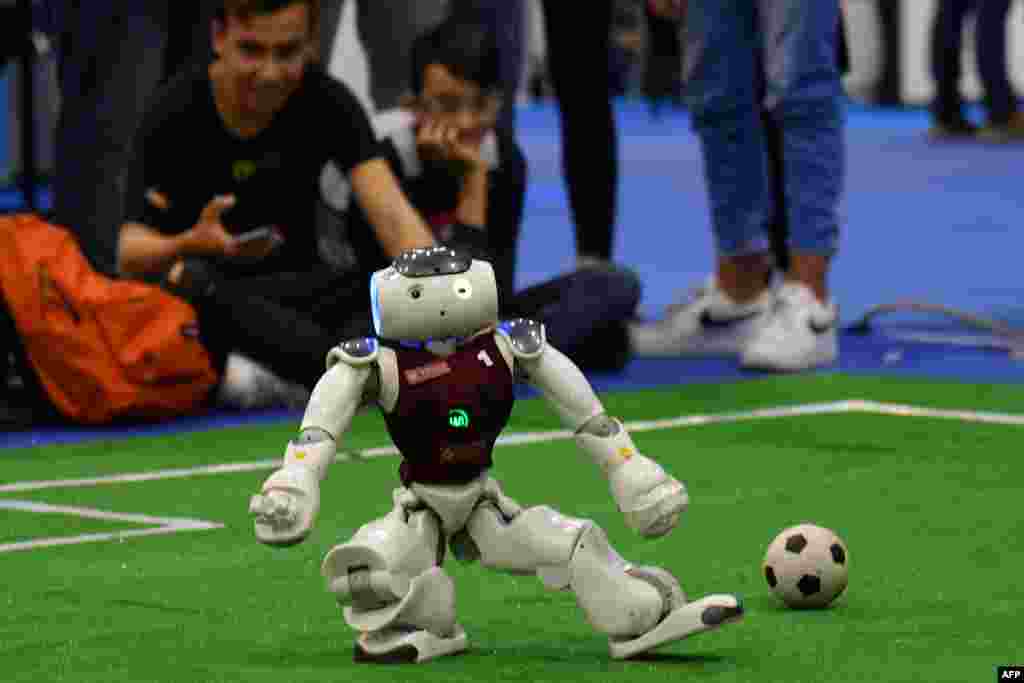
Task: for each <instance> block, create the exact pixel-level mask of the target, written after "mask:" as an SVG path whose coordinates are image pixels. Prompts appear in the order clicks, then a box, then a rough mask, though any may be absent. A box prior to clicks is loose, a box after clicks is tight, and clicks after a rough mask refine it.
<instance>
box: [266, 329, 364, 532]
mask: <svg viewBox="0 0 1024 683" xmlns="http://www.w3.org/2000/svg"><path fill="white" fill-rule="evenodd" d="M377 354H378V345H377V340H375V339H369V338H368V339H359V340H352V341H347V342H344V343H343V344H341V345H339V346H337V347H335V348H333V349H331V351H330V353H329V354H328V355H327V372H326V373H324V375H323V377H321V378H320V381H319V382H317V384H316V387H314V388H313V393H312V394H311V396H310V400H309V404H308V405H307V406H306V413H305V415H304V416H303V418H302V427H301V429H300V430H299V434H298V436H297V437H296V438H294V439H292V440H291V441H289V442H288V447H287V448H286V450H285V454H284V464H283V465H282V467H281V468H280V469H278V470H277V471H275V472H274V473H273V474H271V475H270V477H269V478H268V479H267V480H266V482H264V484H263V487H262V489H261V490H260V493H258V494H256V495H255V496H253V497H252V500H251V501H250V503H249V512H250V513H251V514H253V515H254V517H255V521H254V524H255V530H256V538H257V539H258V540H259V541H260V542H261V543H266V544H268V545H276V546H288V545H295V544H296V543H301V542H302V541H303V540H305V538H306V536H308V535H309V533H310V531H312V529H313V523H314V522H315V521H316V515H317V512H318V511H319V508H320V482H321V481H322V480H323V479H324V477H325V476H327V467H328V466H329V465H330V463H331V462H332V461H333V460H334V456H335V453H336V451H337V442H338V440H339V439H340V438H341V436H342V435H343V434H344V433H345V431H346V430H347V429H348V427H349V424H350V423H351V422H352V417H353V416H354V415H355V413H356V411H357V410H358V409H359V406H360V404H361V403H362V402H363V400H364V399H365V398H366V391H367V389H368V388H369V389H370V390H371V392H375V391H376V390H379V389H378V387H379V382H374V381H373V380H374V378H375V377H376V375H375V373H374V369H375V368H376V360H377Z"/></svg>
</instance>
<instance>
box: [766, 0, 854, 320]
mask: <svg viewBox="0 0 1024 683" xmlns="http://www.w3.org/2000/svg"><path fill="white" fill-rule="evenodd" d="M760 7H761V8H762V12H761V23H762V33H763V40H764V51H765V78H766V81H765V82H766V94H765V102H764V108H765V110H766V111H767V112H768V113H769V115H770V116H772V118H774V119H775V120H776V121H777V122H778V124H779V127H780V129H781V130H782V159H783V165H782V167H783V171H784V174H785V178H784V183H785V191H786V199H787V214H788V223H789V230H790V238H789V243H790V246H791V248H792V250H793V255H792V263H791V266H790V269H789V275H790V277H791V279H794V280H797V281H800V282H803V283H804V284H806V285H807V286H808V287H810V288H811V290H812V291H813V292H814V293H815V295H817V297H818V299H819V300H821V301H825V300H827V299H828V292H827V286H826V282H825V279H826V274H827V271H828V260H829V258H831V256H832V254H833V253H834V252H835V250H836V247H837V245H838V241H839V216H838V210H839V200H840V196H841V193H842V187H843V180H844V174H845V144H844V139H843V120H842V117H843V114H842V102H841V95H842V82H841V80H840V76H839V68H838V63H837V59H836V56H837V51H836V41H837V39H838V34H837V29H838V26H839V17H838V12H839V9H838V5H837V4H836V3H831V2H820V1H816V0H761V2H760Z"/></svg>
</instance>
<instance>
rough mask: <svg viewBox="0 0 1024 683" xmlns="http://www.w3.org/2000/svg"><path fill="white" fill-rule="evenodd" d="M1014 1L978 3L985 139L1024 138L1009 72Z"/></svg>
mask: <svg viewBox="0 0 1024 683" xmlns="http://www.w3.org/2000/svg"><path fill="white" fill-rule="evenodd" d="M1012 4H1013V0H980V1H979V4H978V24H977V30H976V31H975V38H976V45H975V51H976V54H977V56H978V72H979V73H980V75H981V81H982V83H984V85H985V108H986V109H987V111H988V121H987V123H986V125H985V127H984V128H983V129H982V131H981V138H982V139H984V140H989V141H992V142H1006V141H1009V140H1013V139H1021V138H1024V115H1022V114H1021V112H1020V111H1019V109H1018V105H1017V94H1016V93H1015V92H1014V89H1013V85H1012V84H1011V83H1010V77H1009V74H1008V73H1007V68H1008V67H1007V46H1006V28H1007V26H1006V24H1007V18H1008V16H1009V14H1010V7H1011V5H1012Z"/></svg>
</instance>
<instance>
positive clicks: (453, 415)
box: [448, 408, 469, 429]
mask: <svg viewBox="0 0 1024 683" xmlns="http://www.w3.org/2000/svg"><path fill="white" fill-rule="evenodd" d="M448 424H449V425H450V426H452V427H455V428H456V429H465V428H466V427H469V413H467V412H466V411H465V410H463V409H462V408H452V409H451V410H449V411H448Z"/></svg>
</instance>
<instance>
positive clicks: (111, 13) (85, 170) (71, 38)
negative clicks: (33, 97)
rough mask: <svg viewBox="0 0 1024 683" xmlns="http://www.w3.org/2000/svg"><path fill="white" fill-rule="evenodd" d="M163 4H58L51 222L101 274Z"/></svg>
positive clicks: (161, 31) (155, 73) (111, 251)
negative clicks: (57, 108)
mask: <svg viewBox="0 0 1024 683" xmlns="http://www.w3.org/2000/svg"><path fill="white" fill-rule="evenodd" d="M167 6H168V3H160V2H142V0H107V1H102V2H101V1H99V0H96V1H95V2H88V3H84V2H67V1H65V2H62V3H61V7H60V8H59V16H60V21H61V24H62V25H61V32H60V33H61V38H60V41H59V42H60V45H59V50H60V57H59V60H60V67H59V72H60V74H59V78H60V90H61V100H62V104H61V112H60V117H59V120H58V124H57V131H56V146H55V147H56V162H55V177H54V220H55V221H56V222H57V223H59V224H61V225H64V226H67V227H68V228H69V229H71V230H72V231H73V232H74V233H75V235H76V236H77V237H78V240H79V242H80V244H81V246H82V250H83V252H84V253H85V254H86V256H88V258H89V260H90V261H91V262H92V264H93V265H94V266H95V267H96V268H97V269H99V270H100V271H102V272H106V273H113V272H114V264H115V252H116V247H117V234H118V229H119V228H120V224H121V219H122V216H123V208H122V206H123V194H124V170H125V167H126V165H127V161H128V155H129V152H130V146H131V139H132V136H133V135H134V132H135V127H136V126H137V124H138V121H139V118H140V116H141V114H142V111H143V108H144V106H145V104H146V101H147V99H148V98H149V96H150V95H151V94H152V93H153V91H154V90H155V89H156V87H157V85H158V83H159V82H160V79H161V77H162V75H163V68H164V67H163V52H164V45H165V43H166V36H167V30H166V28H167Z"/></svg>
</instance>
